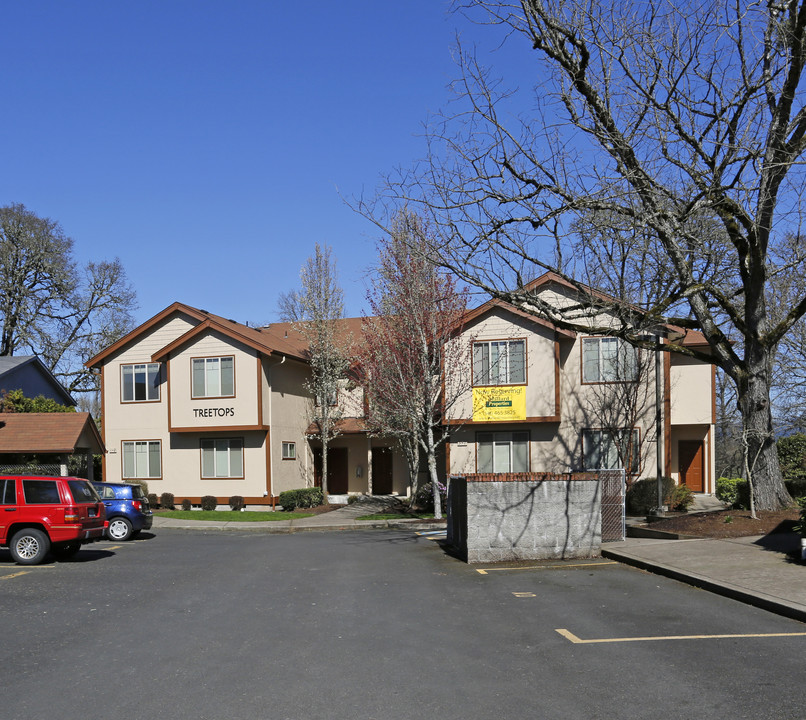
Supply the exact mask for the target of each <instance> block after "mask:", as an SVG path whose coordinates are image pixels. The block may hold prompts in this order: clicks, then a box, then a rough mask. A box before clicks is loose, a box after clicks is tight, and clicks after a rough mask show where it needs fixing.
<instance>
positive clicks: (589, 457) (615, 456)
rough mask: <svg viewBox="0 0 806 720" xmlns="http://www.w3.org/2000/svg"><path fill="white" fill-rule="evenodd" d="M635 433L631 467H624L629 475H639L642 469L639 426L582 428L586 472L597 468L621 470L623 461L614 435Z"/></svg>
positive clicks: (583, 462)
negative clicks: (609, 428)
mask: <svg viewBox="0 0 806 720" xmlns="http://www.w3.org/2000/svg"><path fill="white" fill-rule="evenodd" d="M628 432H631V433H632V434H633V439H632V448H631V449H632V458H631V463H630V465H631V467H628V468H624V470H625V471H626V473H627V474H628V475H637V474H639V473H640V470H641V432H640V430H639V429H638V428H619V429H617V430H605V429H598V428H596V429H594V428H585V429H583V430H582V467H583V469H584V470H585V471H586V472H595V471H596V470H619V469H621V466H622V462H621V458H620V456H619V451H618V443H617V442H616V441H615V440H614V435H615V434H618V435H619V436H622V437H623V436H624V435H625V434H626V433H628Z"/></svg>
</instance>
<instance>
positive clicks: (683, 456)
mask: <svg viewBox="0 0 806 720" xmlns="http://www.w3.org/2000/svg"><path fill="white" fill-rule="evenodd" d="M677 467H678V469H679V471H680V482H681V483H682V484H683V485H686V486H687V487H688V489H689V490H691V491H692V492H703V491H704V490H705V448H704V447H703V444H702V442H701V441H700V440H681V441H680V442H679V443H678V444H677Z"/></svg>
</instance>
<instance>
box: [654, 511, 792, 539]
mask: <svg viewBox="0 0 806 720" xmlns="http://www.w3.org/2000/svg"><path fill="white" fill-rule="evenodd" d="M756 516H757V518H758V519H756V520H754V519H753V518H752V517H750V511H749V510H718V511H716V512H705V513H688V514H685V515H677V516H673V517H667V518H664V519H662V520H656V521H654V522H652V523H651V524H650V526H649V527H651V528H652V529H653V530H664V531H668V532H676V533H681V534H684V535H694V536H698V537H712V538H732V537H745V536H747V535H769V534H770V533H779V532H792V531H793V526H794V525H795V524H796V523H797V521H798V518H799V513H798V511H797V510H779V511H776V512H771V511H766V510H757V511H756Z"/></svg>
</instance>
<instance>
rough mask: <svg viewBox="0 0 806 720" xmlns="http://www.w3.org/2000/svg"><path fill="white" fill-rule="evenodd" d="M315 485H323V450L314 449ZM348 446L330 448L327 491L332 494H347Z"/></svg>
mask: <svg viewBox="0 0 806 720" xmlns="http://www.w3.org/2000/svg"><path fill="white" fill-rule="evenodd" d="M313 477H314V485H316V487H322V451H321V449H319V448H316V449H314V451H313ZM347 480H348V478H347V448H328V451H327V491H328V493H329V494H331V495H346V494H347Z"/></svg>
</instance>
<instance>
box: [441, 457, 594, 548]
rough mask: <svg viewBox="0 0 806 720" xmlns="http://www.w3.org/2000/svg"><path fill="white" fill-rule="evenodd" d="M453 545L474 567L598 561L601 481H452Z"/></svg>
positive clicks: (528, 477) (527, 477)
mask: <svg viewBox="0 0 806 720" xmlns="http://www.w3.org/2000/svg"><path fill="white" fill-rule="evenodd" d="M448 542H450V543H451V544H452V545H453V546H454V547H455V548H456V550H457V552H458V553H459V554H460V555H461V556H462V557H464V558H465V559H466V560H467V562H469V563H482V562H485V563H487V562H505V561H513V560H549V559H568V558H589V557H597V556H598V555H599V553H600V549H601V543H602V507H601V493H600V485H599V482H598V480H597V478H596V475H595V474H579V475H571V474H568V475H553V474H548V473H533V474H532V473H523V474H518V475H493V476H473V475H469V476H467V477H465V478H451V481H450V488H449V496H448Z"/></svg>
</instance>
